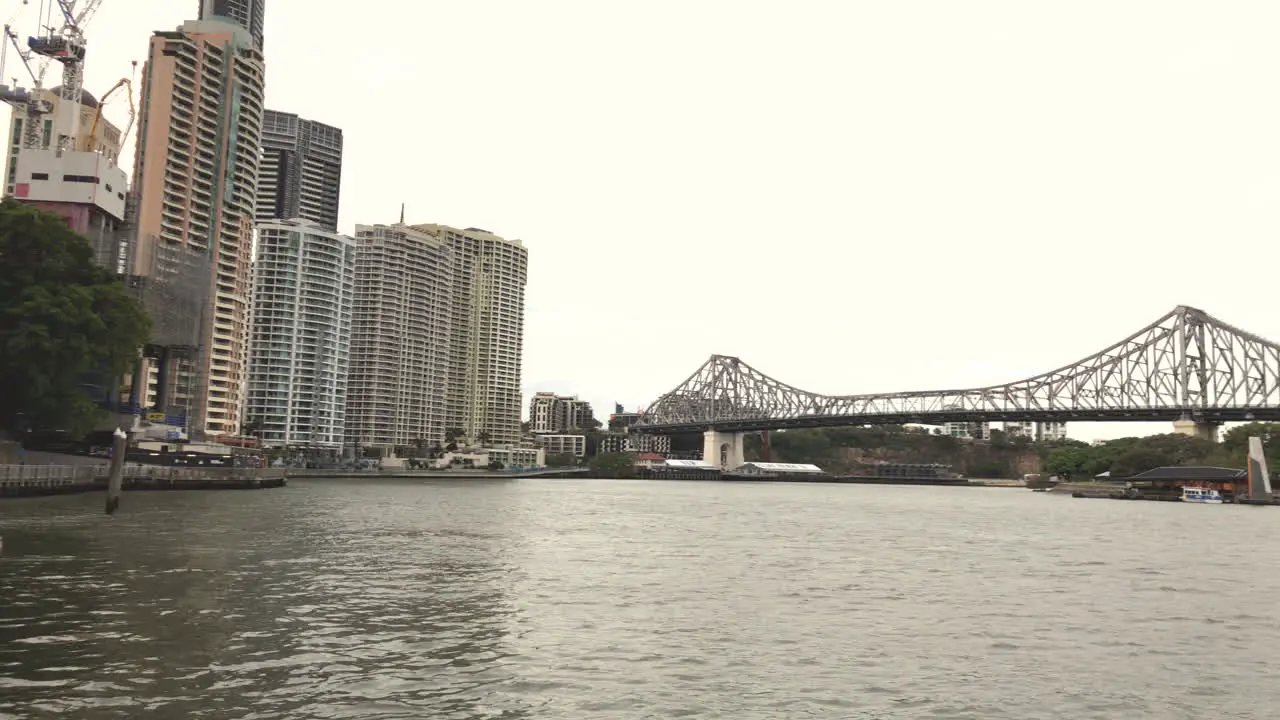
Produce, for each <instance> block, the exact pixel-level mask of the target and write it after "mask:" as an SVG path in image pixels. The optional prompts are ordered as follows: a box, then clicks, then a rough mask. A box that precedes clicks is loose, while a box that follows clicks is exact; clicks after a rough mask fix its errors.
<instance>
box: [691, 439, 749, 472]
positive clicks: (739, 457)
mask: <svg viewBox="0 0 1280 720" xmlns="http://www.w3.org/2000/svg"><path fill="white" fill-rule="evenodd" d="M744 435H745V433H726V432H720V431H718V430H708V431H706V432H704V433H703V434H702V461H703V462H708V463H711V464H713V465H718V466H719V467H720V469H721V470H736V469H738V468H739V467H741V466H742V465H743V463H745V462H746V461H747V460H746V455H745V454H744V453H743V444H744V443H743V440H742V438H743V436H744Z"/></svg>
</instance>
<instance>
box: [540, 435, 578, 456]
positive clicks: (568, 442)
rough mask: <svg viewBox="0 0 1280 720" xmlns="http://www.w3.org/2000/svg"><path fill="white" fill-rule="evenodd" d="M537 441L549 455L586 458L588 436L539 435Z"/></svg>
mask: <svg viewBox="0 0 1280 720" xmlns="http://www.w3.org/2000/svg"><path fill="white" fill-rule="evenodd" d="M536 439H537V443H538V445H540V446H542V449H544V450H546V451H547V454H548V455H572V456H574V457H586V454H587V436H586V435H539V436H537V438H536Z"/></svg>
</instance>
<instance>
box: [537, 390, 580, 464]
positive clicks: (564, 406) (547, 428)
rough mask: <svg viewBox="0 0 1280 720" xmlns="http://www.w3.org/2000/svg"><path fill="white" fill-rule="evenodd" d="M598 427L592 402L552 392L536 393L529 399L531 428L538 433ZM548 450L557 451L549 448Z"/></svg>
mask: <svg viewBox="0 0 1280 720" xmlns="http://www.w3.org/2000/svg"><path fill="white" fill-rule="evenodd" d="M595 427H596V422H595V415H594V413H592V411H591V403H589V402H587V401H586V400H579V399H578V398H577V397H574V396H567V395H557V394H555V393H552V392H540V393H534V395H533V397H532V398H530V399H529V430H530V432H533V433H537V434H544V433H564V432H568V431H570V430H591V429H594V428H595ZM547 452H556V451H554V450H548V451H547Z"/></svg>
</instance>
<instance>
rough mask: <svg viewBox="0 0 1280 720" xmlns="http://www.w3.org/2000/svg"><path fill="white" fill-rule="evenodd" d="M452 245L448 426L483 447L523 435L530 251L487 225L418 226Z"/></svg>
mask: <svg viewBox="0 0 1280 720" xmlns="http://www.w3.org/2000/svg"><path fill="white" fill-rule="evenodd" d="M413 229H414V230H415V231H418V232H421V233H424V234H426V235H428V236H430V237H433V238H436V239H438V240H439V241H440V242H442V243H444V244H445V246H447V247H448V248H449V249H450V250H452V259H453V291H452V295H451V298H450V300H451V308H452V316H451V327H450V339H449V377H448V384H447V386H446V391H445V405H446V408H447V413H448V415H447V423H448V427H455V428H460V429H461V430H462V431H463V433H464V434H465V435H466V437H468V438H470V439H471V440H472V441H474V442H479V443H483V444H486V445H498V446H501V445H516V444H518V443H519V441H520V400H521V394H520V366H521V359H522V350H523V344H524V287H525V282H526V280H527V277H528V266H529V252H528V250H527V249H526V248H525V247H524V245H523V244H522V243H521V242H520V241H519V240H506V239H504V238H501V237H498V236H497V235H494V234H493V233H491V232H489V231H487V230H481V229H479V228H467V229H465V230H459V229H456V228H451V227H448V226H445V225H415V226H413Z"/></svg>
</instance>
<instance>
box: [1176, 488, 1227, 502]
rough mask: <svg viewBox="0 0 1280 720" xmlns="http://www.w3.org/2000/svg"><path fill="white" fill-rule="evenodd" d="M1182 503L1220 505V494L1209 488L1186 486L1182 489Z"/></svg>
mask: <svg viewBox="0 0 1280 720" xmlns="http://www.w3.org/2000/svg"><path fill="white" fill-rule="evenodd" d="M1182 502H1190V503H1208V504H1211V505H1221V504H1222V493H1220V492H1218V491H1217V490H1211V489H1209V488H1202V487H1193V486H1188V487H1184V488H1182Z"/></svg>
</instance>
